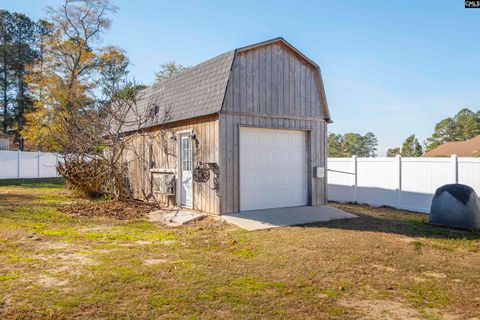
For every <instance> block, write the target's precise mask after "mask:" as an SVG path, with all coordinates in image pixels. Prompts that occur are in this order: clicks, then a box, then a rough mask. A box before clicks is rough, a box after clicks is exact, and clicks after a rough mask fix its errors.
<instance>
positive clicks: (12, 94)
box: [0, 10, 53, 148]
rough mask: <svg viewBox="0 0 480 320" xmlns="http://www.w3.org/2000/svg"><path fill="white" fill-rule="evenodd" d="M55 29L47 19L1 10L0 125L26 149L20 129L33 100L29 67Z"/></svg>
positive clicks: (3, 130)
mask: <svg viewBox="0 0 480 320" xmlns="http://www.w3.org/2000/svg"><path fill="white" fill-rule="evenodd" d="M52 32H53V26H52V24H51V23H50V22H47V21H45V20H38V21H33V20H32V19H30V18H29V17H27V16H26V15H24V14H22V13H16V12H14V13H11V12H8V11H6V10H0V91H1V96H0V104H1V106H0V108H1V113H0V127H1V130H2V133H4V134H13V135H14V136H15V137H16V138H17V139H18V140H19V146H20V148H23V139H19V138H20V132H21V130H22V129H23V128H24V126H25V114H26V113H27V112H28V111H30V110H32V108H33V99H32V96H31V94H30V92H29V89H28V83H27V80H26V78H27V75H28V74H29V72H30V70H29V66H30V65H31V64H33V63H34V61H36V60H43V50H44V46H45V43H44V41H42V40H43V39H44V37H45V36H46V35H48V34H51V33H52Z"/></svg>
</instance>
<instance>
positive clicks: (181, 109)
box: [127, 38, 330, 131]
mask: <svg viewBox="0 0 480 320" xmlns="http://www.w3.org/2000/svg"><path fill="white" fill-rule="evenodd" d="M273 43H280V44H281V45H283V46H286V47H288V48H289V49H290V51H291V52H292V53H293V54H294V55H296V56H297V57H299V58H300V59H303V60H304V61H305V62H306V63H307V64H309V65H311V66H312V67H313V68H314V69H317V70H318V75H319V77H318V78H319V82H320V83H319V87H320V88H319V91H320V97H321V99H322V108H323V113H324V115H325V120H326V121H330V115H329V112H328V107H327V102H326V98H325V93H324V89H323V83H322V82H321V81H322V80H321V75H320V68H319V67H318V65H317V64H315V63H314V62H313V61H312V60H310V59H309V58H308V57H306V56H305V55H304V54H302V53H301V52H300V51H298V50H297V49H296V48H295V47H293V46H292V45H291V44H289V43H288V42H287V41H285V40H284V39H283V38H275V39H272V40H268V41H264V42H260V43H257V44H253V45H250V46H246V47H242V48H238V49H235V50H233V51H229V52H226V53H223V54H221V55H219V56H217V57H215V58H212V59H210V60H207V61H205V62H202V63H200V64H198V65H196V66H194V67H192V68H189V69H187V70H186V71H184V72H182V73H180V74H178V75H176V76H175V77H173V78H171V79H168V80H165V81H163V82H161V83H155V84H154V85H152V86H150V87H148V88H146V89H144V90H142V91H140V92H139V93H138V96H137V108H138V112H139V113H140V114H146V115H148V114H152V111H153V114H152V119H151V120H149V121H148V124H147V125H145V127H151V126H156V125H160V124H165V123H171V122H176V121H181V120H186V119H192V118H197V117H201V116H206V115H211V114H216V113H219V112H220V111H221V109H222V104H223V100H224V97H225V92H226V89H227V85H228V80H229V77H230V73H231V69H232V65H233V62H234V59H235V55H236V54H237V53H239V52H243V51H247V50H253V49H256V48H259V47H262V46H267V45H270V44H273ZM153 115H154V116H153ZM127 131H128V130H127Z"/></svg>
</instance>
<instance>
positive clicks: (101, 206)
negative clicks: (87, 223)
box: [60, 199, 157, 220]
mask: <svg viewBox="0 0 480 320" xmlns="http://www.w3.org/2000/svg"><path fill="white" fill-rule="evenodd" d="M155 209H157V208H156V207H154V206H153V205H152V204H149V203H146V202H141V201H134V200H132V201H117V200H105V201H93V200H85V199H81V200H77V201H76V202H74V203H71V204H67V205H63V206H61V207H60V211H62V212H65V213H68V214H71V215H75V216H82V217H89V218H92V217H106V218H114V219H120V220H129V219H141V218H145V217H146V216H147V214H148V213H149V212H151V211H153V210H155Z"/></svg>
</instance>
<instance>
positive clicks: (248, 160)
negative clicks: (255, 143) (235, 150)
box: [240, 147, 257, 168]
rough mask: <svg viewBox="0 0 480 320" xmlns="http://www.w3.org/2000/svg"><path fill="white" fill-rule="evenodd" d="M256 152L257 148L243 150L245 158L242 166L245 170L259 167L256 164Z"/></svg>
mask: <svg viewBox="0 0 480 320" xmlns="http://www.w3.org/2000/svg"><path fill="white" fill-rule="evenodd" d="M256 152H257V150H256V149H255V148H250V147H245V148H243V149H242V153H243V157H242V160H243V161H242V162H241V163H240V166H241V167H243V168H255V166H256V165H257V162H256Z"/></svg>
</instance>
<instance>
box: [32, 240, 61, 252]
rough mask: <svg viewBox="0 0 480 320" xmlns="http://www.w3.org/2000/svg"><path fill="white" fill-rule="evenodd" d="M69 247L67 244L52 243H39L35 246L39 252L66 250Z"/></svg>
mask: <svg viewBox="0 0 480 320" xmlns="http://www.w3.org/2000/svg"><path fill="white" fill-rule="evenodd" d="M68 246H69V244H68V243H67V242H51V241H42V242H37V243H36V245H35V247H36V248H37V249H39V250H51V249H53V250H57V249H65V248H66V247H68Z"/></svg>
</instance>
